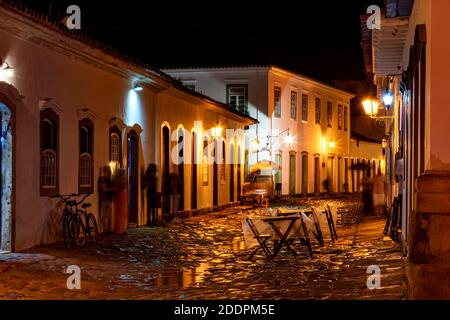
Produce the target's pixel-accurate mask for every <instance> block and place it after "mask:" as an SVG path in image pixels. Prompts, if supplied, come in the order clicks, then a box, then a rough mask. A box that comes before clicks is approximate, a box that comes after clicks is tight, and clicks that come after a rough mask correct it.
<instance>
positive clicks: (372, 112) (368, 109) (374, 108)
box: [362, 98, 379, 118]
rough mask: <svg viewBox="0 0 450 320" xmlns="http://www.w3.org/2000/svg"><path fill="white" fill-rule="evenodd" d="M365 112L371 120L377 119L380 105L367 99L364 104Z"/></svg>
mask: <svg viewBox="0 0 450 320" xmlns="http://www.w3.org/2000/svg"><path fill="white" fill-rule="evenodd" d="M362 104H363V107H364V112H365V113H366V114H367V115H368V116H369V117H371V118H375V117H376V115H377V114H378V107H379V103H378V101H377V100H375V99H372V98H367V99H365V100H364V101H363V102H362Z"/></svg>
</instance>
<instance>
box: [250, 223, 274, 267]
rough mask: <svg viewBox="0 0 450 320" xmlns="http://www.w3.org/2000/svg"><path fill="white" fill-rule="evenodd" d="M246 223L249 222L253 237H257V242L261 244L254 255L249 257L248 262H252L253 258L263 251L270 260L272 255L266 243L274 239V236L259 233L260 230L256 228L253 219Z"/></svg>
mask: <svg viewBox="0 0 450 320" xmlns="http://www.w3.org/2000/svg"><path fill="white" fill-rule="evenodd" d="M246 222H247V224H248V226H249V228H250V230H251V231H252V233H253V236H254V237H255V239H256V241H258V243H259V247H257V248H256V249H255V250H254V251H253V252H252V254H251V255H250V256H249V257H248V260H251V259H252V258H253V256H254V255H255V254H256V253H257V252H258V251H259V250H262V251H263V252H264V254H265V255H266V257H267V258H269V259H270V257H271V253H270V250H269V248H268V247H267V244H266V242H267V241H268V240H269V239H270V238H272V236H271V235H269V234H260V233H259V232H258V229H256V226H255V224H254V223H253V221H252V219H250V218H247V219H246Z"/></svg>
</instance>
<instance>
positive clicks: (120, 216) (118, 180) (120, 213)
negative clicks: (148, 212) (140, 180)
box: [114, 168, 128, 234]
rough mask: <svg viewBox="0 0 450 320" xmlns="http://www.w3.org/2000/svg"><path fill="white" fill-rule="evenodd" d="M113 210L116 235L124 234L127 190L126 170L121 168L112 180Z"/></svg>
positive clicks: (126, 216) (126, 217)
mask: <svg viewBox="0 0 450 320" xmlns="http://www.w3.org/2000/svg"><path fill="white" fill-rule="evenodd" d="M114 189H115V190H116V192H115V197H114V208H115V218H116V219H115V228H114V231H115V232H116V233H117V234H124V233H125V232H126V231H127V226H128V195H127V192H128V188H127V174H126V170H125V169H123V168H121V169H119V170H118V171H117V174H116V175H115V179H114Z"/></svg>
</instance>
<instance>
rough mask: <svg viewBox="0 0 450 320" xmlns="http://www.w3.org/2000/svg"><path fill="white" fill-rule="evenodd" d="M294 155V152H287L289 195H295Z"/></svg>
mask: <svg viewBox="0 0 450 320" xmlns="http://www.w3.org/2000/svg"><path fill="white" fill-rule="evenodd" d="M295 166H296V156H295V153H294V152H291V153H290V154H289V195H295V184H296V182H297V177H296V170H295V169H296V168H295Z"/></svg>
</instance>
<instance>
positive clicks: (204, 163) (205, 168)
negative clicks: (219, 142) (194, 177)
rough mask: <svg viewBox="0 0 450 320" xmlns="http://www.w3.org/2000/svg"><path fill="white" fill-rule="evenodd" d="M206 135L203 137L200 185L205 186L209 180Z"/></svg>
mask: <svg viewBox="0 0 450 320" xmlns="http://www.w3.org/2000/svg"><path fill="white" fill-rule="evenodd" d="M208 161H209V157H208V137H207V136H205V137H204V138H203V156H202V185H204V186H207V185H208V182H209V165H208Z"/></svg>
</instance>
